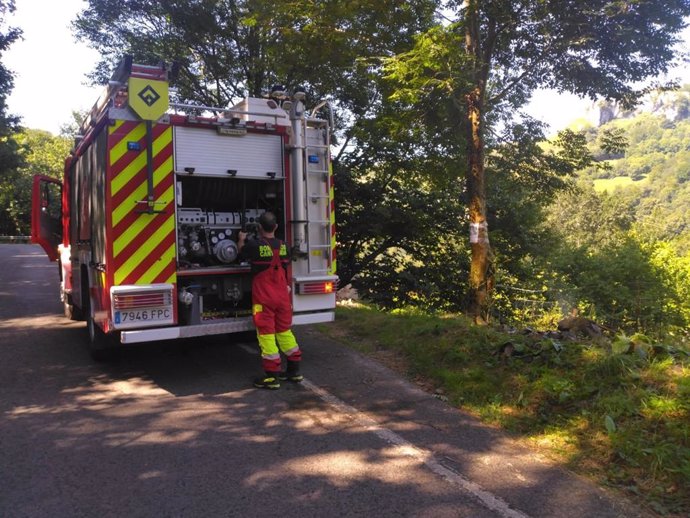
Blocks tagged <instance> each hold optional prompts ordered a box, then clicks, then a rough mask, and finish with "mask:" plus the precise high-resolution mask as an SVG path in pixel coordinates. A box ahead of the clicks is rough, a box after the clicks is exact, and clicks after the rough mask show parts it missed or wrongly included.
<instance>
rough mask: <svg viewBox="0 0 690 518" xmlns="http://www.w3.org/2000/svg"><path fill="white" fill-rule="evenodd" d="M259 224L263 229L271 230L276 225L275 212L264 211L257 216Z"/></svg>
mask: <svg viewBox="0 0 690 518" xmlns="http://www.w3.org/2000/svg"><path fill="white" fill-rule="evenodd" d="M259 225H261V228H263V229H264V231H266V232H273V231H274V230H275V229H276V226H277V225H278V220H277V219H276V216H275V214H273V213H272V212H264V213H263V214H262V215H261V216H259Z"/></svg>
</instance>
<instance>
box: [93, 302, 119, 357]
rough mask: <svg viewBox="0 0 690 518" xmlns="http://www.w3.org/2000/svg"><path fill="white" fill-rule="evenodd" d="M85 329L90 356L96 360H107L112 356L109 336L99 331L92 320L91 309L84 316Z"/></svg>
mask: <svg viewBox="0 0 690 518" xmlns="http://www.w3.org/2000/svg"><path fill="white" fill-rule="evenodd" d="M86 330H87V331H88V343H87V347H88V350H89V354H90V355H91V358H92V359H93V360H95V361H97V362H103V361H108V360H111V359H112V358H113V355H114V349H113V344H112V343H111V341H110V339H109V337H108V336H107V335H106V334H105V333H104V332H103V331H101V328H100V327H98V326H97V325H96V322H94V320H93V316H92V315H91V311H90V310H89V312H88V313H87V316H86Z"/></svg>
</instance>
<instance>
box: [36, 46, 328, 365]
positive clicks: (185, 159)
mask: <svg viewBox="0 0 690 518" xmlns="http://www.w3.org/2000/svg"><path fill="white" fill-rule="evenodd" d="M169 73H170V71H169V70H168V69H167V67H166V66H164V65H161V66H144V65H137V64H133V63H132V61H131V59H130V58H127V59H125V60H124V61H123V63H122V64H121V65H120V66H119V67H118V69H117V70H116V71H115V73H114V74H113V77H112V80H111V81H110V83H109V86H108V87H107V89H106V91H105V92H104V95H102V96H101V99H100V100H99V102H97V103H96V105H94V108H93V109H92V111H91V113H90V114H89V116H88V117H87V120H86V121H85V122H84V124H83V127H82V135H81V137H80V138H79V139H78V140H77V142H76V145H75V148H74V150H73V152H72V153H71V154H70V156H69V157H68V158H67V160H66V162H65V172H64V179H63V182H61V183H60V182H57V181H56V180H54V179H51V178H48V177H45V176H37V177H35V178H34V186H33V208H32V241H33V242H35V243H38V244H40V245H41V246H42V247H43V248H44V249H45V251H46V252H47V254H48V257H49V258H50V260H54V261H58V262H59V265H60V268H59V270H60V279H61V289H60V296H61V299H62V302H63V303H64V308H65V314H66V315H67V316H68V317H70V318H73V319H76V318H84V319H85V320H86V322H87V329H88V337H89V349H90V351H91V354H92V355H93V356H94V357H95V358H99V357H103V356H104V354H105V353H107V352H108V351H109V350H110V349H111V348H112V347H115V346H117V343H118V342H119V343H122V344H132V343H137V342H147V341H153V340H168V339H177V338H187V337H194V336H202V335H213V334H222V333H233V332H241V331H248V330H251V329H253V323H252V318H251V273H250V267H249V265H248V264H247V263H246V262H243V261H242V259H241V257H240V256H239V255H238V249H237V240H238V233H239V231H240V230H243V229H244V230H245V231H250V232H251V231H252V229H253V228H255V225H256V223H255V222H256V220H257V219H258V218H259V216H260V215H261V214H262V213H263V212H265V211H271V212H273V213H275V214H276V215H277V216H278V220H279V229H278V231H277V233H276V235H277V236H278V237H280V238H282V239H284V240H285V241H286V243H288V246H289V247H290V249H291V251H292V262H291V266H290V268H289V272H288V275H289V278H290V279H291V281H290V282H291V289H292V291H291V293H292V302H293V309H294V323H295V324H309V323H318V322H328V321H332V320H333V318H334V308H335V287H336V283H337V277H336V274H335V273H336V260H335V218H334V210H333V207H334V202H333V176H332V169H331V165H330V153H329V149H330V128H331V126H332V124H329V122H330V121H329V120H326V119H324V118H322V117H318V116H317V115H318V114H319V113H320V112H321V111H327V110H326V108H328V106H327V104H326V103H320V104H319V105H318V106H317V107H316V109H315V110H312V111H311V112H307V110H306V108H305V104H304V93H303V92H300V91H297V92H295V93H294V94H293V95H287V94H286V93H285V92H273V94H272V96H271V97H270V98H266V99H264V98H246V99H244V100H243V101H242V102H240V103H239V104H237V105H235V106H233V107H231V108H217V107H208V106H191V105H183V104H175V103H171V102H170V101H169V97H168V79H169ZM328 113H330V112H328ZM208 114H213V115H208Z"/></svg>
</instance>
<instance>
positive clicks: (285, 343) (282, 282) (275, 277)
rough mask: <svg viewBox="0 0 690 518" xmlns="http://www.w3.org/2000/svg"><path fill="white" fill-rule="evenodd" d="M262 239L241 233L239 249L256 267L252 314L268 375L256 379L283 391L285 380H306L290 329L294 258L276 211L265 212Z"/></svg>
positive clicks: (259, 383)
mask: <svg viewBox="0 0 690 518" xmlns="http://www.w3.org/2000/svg"><path fill="white" fill-rule="evenodd" d="M258 223H259V225H258V232H259V237H258V239H250V240H248V239H247V232H240V233H239V240H238V243H237V246H238V248H239V250H240V254H241V255H242V257H243V258H245V259H247V260H249V261H250V262H251V265H252V273H253V277H252V315H253V316H254V325H255V326H256V332H257V336H258V339H259V347H260V348H261V364H262V367H263V370H264V376H263V377H260V378H257V379H255V380H254V386H255V387H258V388H266V389H277V388H280V381H281V380H283V381H284V380H288V381H292V382H295V383H299V382H301V381H302V379H303V377H302V375H301V374H300V372H299V365H300V360H301V359H302V351H301V350H300V348H299V346H298V345H297V340H295V336H294V335H293V334H292V331H291V330H290V326H291V325H292V304H291V302H290V291H289V289H290V288H289V284H288V281H287V266H288V264H289V262H290V258H289V255H288V251H287V246H286V245H285V243H284V242H283V241H281V240H280V239H278V238H276V237H275V231H276V228H278V224H277V221H276V217H275V215H274V214H273V213H272V212H264V213H263V214H262V215H261V216H260V217H259V221H258ZM281 352H282V353H283V354H284V355H285V356H286V358H287V369H286V370H285V371H282V370H281V356H280V353H281Z"/></svg>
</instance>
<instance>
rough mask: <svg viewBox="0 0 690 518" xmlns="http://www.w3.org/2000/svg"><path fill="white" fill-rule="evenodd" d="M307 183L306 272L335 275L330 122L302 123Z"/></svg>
mask: <svg viewBox="0 0 690 518" xmlns="http://www.w3.org/2000/svg"><path fill="white" fill-rule="evenodd" d="M301 128H302V135H303V140H302V142H303V143H304V147H303V149H302V150H301V151H302V153H303V162H302V163H303V164H304V173H305V174H304V183H305V194H306V198H307V200H306V232H305V234H306V248H307V249H306V252H307V272H308V273H310V274H312V273H320V274H331V273H333V245H332V227H333V207H332V206H331V201H332V200H331V194H330V190H331V174H330V152H329V151H330V148H331V132H330V128H329V126H328V121H326V120H324V119H318V118H315V117H313V116H312V117H306V116H305V117H304V118H303V119H302V124H301Z"/></svg>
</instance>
